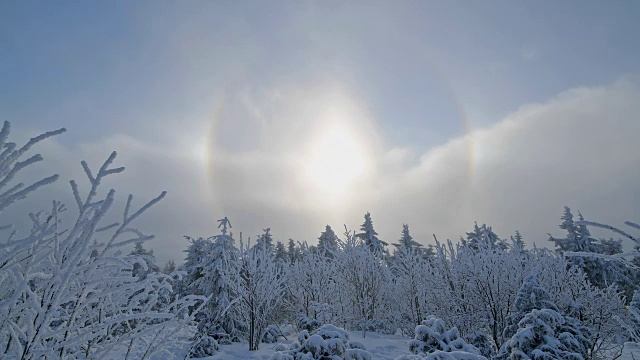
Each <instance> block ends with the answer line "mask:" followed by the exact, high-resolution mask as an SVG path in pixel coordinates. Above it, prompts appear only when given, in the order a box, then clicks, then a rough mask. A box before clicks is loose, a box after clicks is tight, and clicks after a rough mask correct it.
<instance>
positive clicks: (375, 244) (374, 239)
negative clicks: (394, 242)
mask: <svg viewBox="0 0 640 360" xmlns="http://www.w3.org/2000/svg"><path fill="white" fill-rule="evenodd" d="M360 230H362V232H361V233H359V234H357V235H356V236H357V237H358V238H360V239H362V240H363V241H364V243H365V245H366V246H368V247H369V249H370V250H371V252H373V253H374V254H376V255H377V256H381V255H382V254H384V247H385V246H387V245H389V244H387V243H386V242H384V241H382V240H380V239H378V233H377V232H376V231H375V230H374V229H373V221H372V220H371V214H370V213H369V212H367V213H366V214H364V223H363V224H362V225H361V226H360Z"/></svg>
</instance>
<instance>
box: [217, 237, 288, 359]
mask: <svg viewBox="0 0 640 360" xmlns="http://www.w3.org/2000/svg"><path fill="white" fill-rule="evenodd" d="M238 259H239V261H238V262H237V263H236V266H235V267H234V268H232V269H231V270H230V281H229V284H230V285H231V292H232V293H233V294H234V297H235V299H234V301H236V302H237V313H238V317H239V321H240V322H241V323H242V324H244V328H246V332H247V334H246V338H247V339H248V340H249V350H251V351H253V350H258V346H259V344H260V341H261V340H262V336H263V334H264V331H265V330H266V329H267V326H268V325H269V323H272V320H273V319H274V317H275V316H276V315H277V311H276V310H277V309H279V308H280V307H281V306H282V304H284V303H285V301H286V298H285V296H284V290H285V287H284V286H285V283H286V280H287V279H286V273H285V272H284V269H283V267H282V265H281V263H280V262H276V261H275V257H274V255H273V254H272V252H271V250H270V249H269V248H268V247H267V242H266V241H263V242H262V243H261V245H256V246H254V247H252V248H245V247H244V244H242V240H241V244H240V250H239V253H238Z"/></svg>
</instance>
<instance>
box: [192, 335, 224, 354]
mask: <svg viewBox="0 0 640 360" xmlns="http://www.w3.org/2000/svg"><path fill="white" fill-rule="evenodd" d="M217 351H218V342H217V341H216V340H215V339H214V338H212V337H211V336H208V335H205V336H203V337H201V338H200V339H199V340H198V342H196V344H195V345H194V346H193V347H192V348H191V351H190V352H189V356H190V357H192V358H202V357H207V356H211V355H213V354H215V353H216V352H217Z"/></svg>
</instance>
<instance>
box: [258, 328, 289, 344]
mask: <svg viewBox="0 0 640 360" xmlns="http://www.w3.org/2000/svg"><path fill="white" fill-rule="evenodd" d="M280 337H284V334H282V330H280V327H278V325H269V326H267V329H266V330H265V331H264V334H263V335H262V342H263V343H265V344H273V343H277V342H278V338H280Z"/></svg>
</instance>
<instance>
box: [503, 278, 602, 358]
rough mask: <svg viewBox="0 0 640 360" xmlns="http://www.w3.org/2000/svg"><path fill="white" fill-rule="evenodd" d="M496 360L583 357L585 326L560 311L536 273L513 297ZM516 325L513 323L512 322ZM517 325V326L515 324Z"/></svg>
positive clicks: (587, 346) (586, 336)
mask: <svg viewBox="0 0 640 360" xmlns="http://www.w3.org/2000/svg"><path fill="white" fill-rule="evenodd" d="M515 306H516V310H517V312H516V313H514V314H513V315H512V316H510V317H509V319H508V322H507V327H506V328H505V331H504V333H505V336H506V337H510V338H509V339H508V340H507V341H506V342H505V343H504V344H502V346H501V348H500V351H499V353H498V355H497V356H496V359H499V360H502V359H514V360H515V359H527V358H532V359H575V360H582V359H586V358H587V355H588V351H589V349H590V348H591V342H590V341H589V329H588V328H587V327H585V326H584V325H583V324H582V323H581V322H580V321H579V320H577V319H574V318H572V317H569V316H564V315H563V314H562V313H560V310H559V309H558V307H557V306H556V305H555V304H554V303H553V302H552V301H551V300H550V296H549V294H548V292H547V291H546V290H545V289H544V288H543V287H541V286H540V285H539V284H538V281H537V275H536V274H535V273H534V274H533V275H531V276H530V277H528V278H527V279H526V280H525V282H524V284H523V285H522V287H521V288H520V290H519V291H518V296H517V298H516V303H515ZM514 323H515V324H517V325H514ZM516 326H517V327H516Z"/></svg>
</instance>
